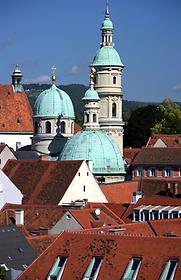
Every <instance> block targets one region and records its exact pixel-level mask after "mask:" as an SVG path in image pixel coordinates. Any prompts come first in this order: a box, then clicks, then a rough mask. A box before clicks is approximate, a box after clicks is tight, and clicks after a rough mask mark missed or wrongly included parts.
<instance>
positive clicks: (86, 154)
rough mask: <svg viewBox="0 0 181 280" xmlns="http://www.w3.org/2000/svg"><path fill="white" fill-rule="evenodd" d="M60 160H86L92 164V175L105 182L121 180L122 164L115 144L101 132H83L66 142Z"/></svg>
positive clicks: (123, 170)
mask: <svg viewBox="0 0 181 280" xmlns="http://www.w3.org/2000/svg"><path fill="white" fill-rule="evenodd" d="M59 159H60V160H87V161H92V163H93V174H95V175H96V176H97V177H98V178H103V177H104V178H105V181H107V180H110V179H108V178H112V180H113V181H117V180H118V181H119V180H122V176H123V175H124V174H125V169H124V162H123V158H122V156H121V153H120V151H119V148H118V146H117V144H116V143H115V142H114V140H112V138H111V137H110V136H108V135H107V134H106V133H105V132H103V131H101V130H91V129H90V130H83V131H79V132H78V133H76V134H75V135H74V136H73V137H72V138H71V139H70V140H68V141H67V143H66V145H65V147H64V149H63V151H62V153H61V155H60V157H59ZM106 178H107V179H106Z"/></svg>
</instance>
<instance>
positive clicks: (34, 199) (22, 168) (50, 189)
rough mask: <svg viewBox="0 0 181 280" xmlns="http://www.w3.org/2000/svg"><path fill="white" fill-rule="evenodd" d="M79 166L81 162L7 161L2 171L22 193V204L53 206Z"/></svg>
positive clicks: (61, 195)
mask: <svg viewBox="0 0 181 280" xmlns="http://www.w3.org/2000/svg"><path fill="white" fill-rule="evenodd" d="M81 164H82V161H42V160H31V161H28V160H9V161H8V162H7V163H6V165H5V166H4V168H3V171H4V172H5V174H6V175H7V176H8V177H9V178H10V179H11V181H12V182H13V183H14V184H15V185H16V186H17V187H18V188H19V189H20V191H21V192H22V193H23V195H24V198H23V202H24V203H29V204H50V205H55V204H58V203H59V201H60V200H61V198H62V197H63V195H64V194H65V192H66V190H67V188H68V187H69V185H70V183H71V182H72V180H73V178H74V176H75V175H76V173H77V171H78V169H79V168H80V166H81ZM25 178H26V180H25Z"/></svg>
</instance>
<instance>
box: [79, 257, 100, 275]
mask: <svg viewBox="0 0 181 280" xmlns="http://www.w3.org/2000/svg"><path fill="white" fill-rule="evenodd" d="M102 262H103V257H93V259H92V260H91V262H90V264H89V266H88V268H87V270H86V272H85V274H84V276H83V278H82V280H92V279H94V280H96V279H97V277H98V274H99V271H100V268H101V265H102Z"/></svg>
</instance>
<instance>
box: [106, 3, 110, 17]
mask: <svg viewBox="0 0 181 280" xmlns="http://www.w3.org/2000/svg"><path fill="white" fill-rule="evenodd" d="M106 17H109V0H106Z"/></svg>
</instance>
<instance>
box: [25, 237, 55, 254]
mask: <svg viewBox="0 0 181 280" xmlns="http://www.w3.org/2000/svg"><path fill="white" fill-rule="evenodd" d="M56 238H57V235H44V236H36V237H29V238H28V239H27V240H28V241H29V243H30V244H31V246H32V248H33V249H34V250H35V251H36V252H37V253H38V254H39V255H40V254H41V253H43V252H44V251H45V250H46V249H47V248H48V247H49V246H50V245H51V244H52V243H53V242H54V240H55V239H56Z"/></svg>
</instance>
